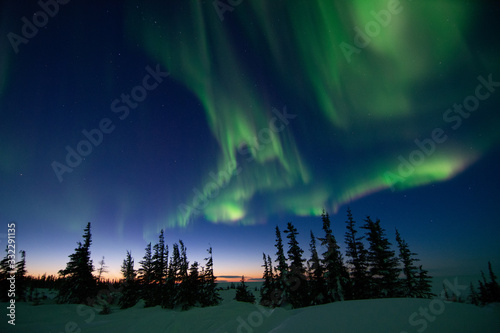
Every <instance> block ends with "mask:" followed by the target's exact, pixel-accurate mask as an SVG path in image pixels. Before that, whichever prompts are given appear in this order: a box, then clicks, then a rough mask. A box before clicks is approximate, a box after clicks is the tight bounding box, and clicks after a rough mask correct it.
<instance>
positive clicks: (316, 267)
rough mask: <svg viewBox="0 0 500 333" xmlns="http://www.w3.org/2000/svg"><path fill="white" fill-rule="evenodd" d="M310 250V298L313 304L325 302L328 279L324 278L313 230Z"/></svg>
mask: <svg viewBox="0 0 500 333" xmlns="http://www.w3.org/2000/svg"><path fill="white" fill-rule="evenodd" d="M309 251H310V252H311V259H310V260H309V262H308V265H309V267H310V271H309V280H310V281H311V283H310V299H311V304H312V305H317V304H324V303H325V302H326V301H327V295H328V291H327V289H326V281H325V278H324V270H323V265H322V264H321V260H320V259H319V255H318V251H317V249H316V238H315V237H314V234H313V232H312V230H311V242H310V243H309Z"/></svg>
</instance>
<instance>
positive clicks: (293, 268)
mask: <svg viewBox="0 0 500 333" xmlns="http://www.w3.org/2000/svg"><path fill="white" fill-rule="evenodd" d="M284 233H286V234H287V235H286V237H287V238H288V246H289V247H288V252H287V253H288V260H289V261H290V270H289V273H288V279H287V285H288V300H289V302H290V304H292V307H293V308H300V307H304V306H307V305H309V296H308V285H307V278H306V269H305V267H304V262H305V259H303V258H302V254H303V253H304V250H302V249H301V248H300V246H299V242H298V241H297V236H298V235H299V233H298V231H297V228H295V227H294V226H293V224H292V223H291V222H288V224H287V228H286V230H285V231H284Z"/></svg>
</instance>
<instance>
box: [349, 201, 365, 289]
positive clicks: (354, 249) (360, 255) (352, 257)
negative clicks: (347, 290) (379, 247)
mask: <svg viewBox="0 0 500 333" xmlns="http://www.w3.org/2000/svg"><path fill="white" fill-rule="evenodd" d="M346 224H347V226H346V228H347V231H346V233H345V243H346V257H347V258H348V259H347V263H348V264H349V266H350V267H349V268H350V273H351V281H352V290H353V298H354V299H365V298H368V297H369V296H370V290H369V287H370V281H369V279H368V277H367V272H368V258H367V256H368V252H367V250H366V249H365V246H364V244H363V242H362V240H363V238H364V236H361V237H357V236H356V234H357V233H358V231H357V230H356V227H355V225H356V222H355V221H354V218H353V217H352V212H351V209H350V208H348V209H347V221H346Z"/></svg>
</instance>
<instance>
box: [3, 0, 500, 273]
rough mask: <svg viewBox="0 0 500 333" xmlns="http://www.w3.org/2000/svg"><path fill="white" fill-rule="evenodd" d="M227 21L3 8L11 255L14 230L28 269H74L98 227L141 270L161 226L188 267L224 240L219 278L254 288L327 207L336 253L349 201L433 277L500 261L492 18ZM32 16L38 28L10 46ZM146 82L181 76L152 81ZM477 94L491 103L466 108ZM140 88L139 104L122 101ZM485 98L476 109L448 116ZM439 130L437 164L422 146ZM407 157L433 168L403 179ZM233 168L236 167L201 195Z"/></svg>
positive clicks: (103, 6) (420, 11)
mask: <svg viewBox="0 0 500 333" xmlns="http://www.w3.org/2000/svg"><path fill="white" fill-rule="evenodd" d="M223 2H224V1H223ZM224 3H226V2H224ZM228 8H229V7H228ZM231 8H232V11H225V12H223V13H222V12H219V13H217V10H216V9H215V8H214V5H213V2H211V1H197V2H187V3H186V4H184V3H181V2H175V3H173V2H172V3H169V4H164V3H163V2H158V3H156V2H147V4H146V3H142V2H140V1H124V2H121V1H120V2H119V1H111V2H106V3H102V2H98V1H90V2H85V4H83V3H79V2H76V1H70V2H69V3H67V4H64V5H59V9H58V12H57V13H54V15H53V17H49V16H47V15H45V17H47V18H48V20H47V22H46V24H45V22H44V14H43V13H42V14H37V12H40V11H41V10H42V8H41V7H40V6H39V5H38V4H37V3H36V2H31V3H28V2H15V1H10V2H7V3H6V2H3V3H2V5H1V7H0V9H1V11H0V15H1V16H0V22H1V24H0V36H1V39H0V221H1V222H2V223H3V227H2V228H3V229H4V230H0V241H1V243H0V245H2V244H5V241H6V233H7V223H9V222H11V221H15V222H16V223H17V235H16V237H17V238H16V240H17V246H18V249H24V250H26V252H27V259H28V271H29V273H31V274H40V273H43V272H47V273H48V274H55V273H56V272H57V270H59V269H61V268H64V266H65V263H66V261H67V256H68V255H69V254H70V253H71V252H72V251H73V249H74V247H75V246H76V242H77V241H79V240H80V239H81V235H82V233H83V228H84V227H85V225H86V223H87V222H88V221H90V222H92V228H93V237H94V244H93V247H92V249H91V250H92V256H93V259H94V263H95V264H97V261H99V260H100V258H101V257H102V256H105V257H106V262H107V265H108V266H110V271H111V272H110V276H113V275H118V274H119V266H120V264H121V261H122V260H123V258H124V257H125V253H126V250H132V254H133V256H134V258H135V260H136V268H137V267H138V264H137V263H138V261H139V260H140V258H141V257H142V256H143V254H144V251H143V250H144V247H145V246H146V244H147V242H150V241H152V242H153V243H154V242H155V241H156V239H157V235H158V232H159V230H160V229H162V228H163V229H165V232H166V241H167V243H169V244H170V245H171V244H172V243H173V242H177V241H178V239H183V241H184V242H185V244H186V245H187V247H188V255H189V259H190V260H191V261H194V260H198V261H203V258H204V256H205V254H206V252H205V249H206V248H207V247H208V246H210V245H211V246H212V247H213V251H214V260H215V265H216V267H215V269H216V274H218V275H220V276H238V275H241V274H245V275H247V276H250V277H254V278H258V277H260V275H261V267H260V265H261V258H262V252H263V251H264V252H266V253H269V254H274V253H275V249H274V247H273V244H274V227H275V225H279V226H280V227H281V228H284V227H285V226H286V222H288V221H292V222H294V224H295V225H296V226H297V228H298V230H299V232H301V239H300V241H301V245H302V247H303V248H304V249H307V248H308V244H309V230H310V229H312V230H313V231H314V232H315V233H316V235H317V236H321V231H320V230H321V219H320V217H319V216H318V215H319V214H320V212H321V210H322V209H323V208H324V209H326V210H327V211H328V212H329V213H330V214H331V217H332V221H333V229H334V233H335V235H336V236H337V239H338V240H339V242H340V243H342V245H343V235H344V232H345V227H344V221H345V210H346V208H347V206H350V207H351V208H352V210H353V214H354V217H355V219H356V220H357V221H358V226H361V225H362V223H363V222H362V220H363V219H364V218H365V217H366V216H367V215H370V216H371V217H374V218H380V219H381V221H382V225H383V227H385V228H386V230H387V232H388V236H389V238H390V240H391V241H394V228H398V229H399V230H400V232H401V234H402V235H403V237H404V238H405V239H406V240H407V241H408V243H409V244H410V246H411V248H412V250H413V251H414V252H417V253H419V255H420V258H421V259H422V264H423V265H424V267H426V268H428V269H430V270H431V273H433V274H439V275H442V274H468V273H472V274H475V273H477V272H478V271H479V270H480V269H485V268H486V266H487V261H488V260H491V261H492V262H493V264H494V267H499V266H500V255H499V252H498V244H497V240H498V235H499V232H500V226H499V223H498V222H499V221H498V216H499V215H500V207H499V205H498V198H500V189H499V185H500V177H499V176H498V165H499V163H500V158H499V156H500V154H499V152H500V145H499V142H500V135H499V131H498V127H499V125H500V116H499V113H498V107H499V105H500V91H498V90H500V87H498V88H496V87H495V85H493V86H492V87H489V89H490V90H488V87H484V82H485V80H486V81H488V78H490V80H492V81H494V82H499V81H500V66H499V62H498V54H500V53H499V51H500V47H499V43H498V38H497V36H496V31H498V28H499V27H498V24H499V23H498V22H497V17H498V14H499V6H498V5H497V4H494V2H481V3H480V4H472V3H458V2H455V1H419V2H418V3H416V2H409V1H401V2H396V5H395V6H394V7H388V3H387V2H386V1H373V2H367V1H366V2H365V1H362V0H359V1H352V2H350V3H349V4H346V3H344V2H342V1H320V0H317V1H311V2H308V4H307V5H302V4H301V2H298V1H289V2H285V1H276V2H273V3H272V4H269V3H266V2H265V1H263V0H262V1H242V2H241V3H240V4H239V5H237V6H234V7H231ZM391 10H392V12H391ZM374 13H379V14H374ZM384 13H390V15H389V18H387V16H385V21H380V22H382V23H383V24H382V23H378V22H377V18H378V19H379V20H384V17H383V15H384ZM34 14H36V15H38V16H39V17H41V18H39V19H40V20H41V21H39V22H41V23H39V25H40V28H39V31H38V32H37V33H36V35H35V36H31V37H29V38H27V37H26V39H25V40H24V42H23V43H18V42H16V41H18V40H19V39H16V38H25V36H23V33H26V31H24V32H23V25H24V24H25V21H26V20H28V21H30V22H33V20H34V19H37V18H36V15H35V16H33V15H34ZM219 14H220V15H219ZM40 15H41V16H40ZM377 15H378V16H377ZM23 17H25V18H26V20H23ZM221 17H222V18H223V20H221ZM370 24H371V25H370ZM358 29H359V30H358ZM366 29H368V30H366ZM369 29H377V30H369ZM28 30H29V29H28ZM360 30H361V31H364V33H365V37H366V36H368V35H366V34H369V35H370V36H371V37H370V36H368V37H370V38H369V40H370V42H369V43H368V45H362V44H360V43H362V41H361V40H360V39H363V37H360V36H359V32H358V31H360ZM28 33H29V31H28ZM13 34H15V35H16V36H19V37H13V36H14V35H13ZM365 42H366V40H365ZM346 45H347V46H346ZM346 50H351V51H352V50H356V51H353V52H351V53H349V52H348V51H347V53H346ZM148 68H149V69H148ZM151 71H160V72H162V73H167V72H168V73H169V74H168V76H167V75H166V74H161V75H162V76H158V81H161V82H156V81H155V80H154V79H153V78H149V79H146V81H144V78H145V76H146V75H151ZM479 77H481V79H478V78H479ZM144 82H146V85H149V86H150V88H151V90H147V96H144V98H142V96H141V95H140V93H141V92H144V91H146V90H144V89H143V88H137V87H138V86H141V85H144ZM156 83H158V84H156ZM478 85H483V87H482V88H480V90H479V94H480V96H485V97H483V98H482V100H479V99H477V97H472V98H468V96H477V87H478ZM153 86H154V87H153ZM134 89H135V90H134ZM131 92H134V93H136V94H139V95H136V96H139V97H138V98H139V99H141V101H140V102H139V103H138V104H137V105H136V106H135V105H134V106H133V107H131V106H128V107H126V105H127V102H126V101H124V100H122V101H120V100H121V99H122V94H129V95H130V94H131ZM486 95H487V96H486ZM474 98H475V99H474ZM115 100H118V101H117V102H116V103H115V104H113V102H114V101H115ZM474 100H475V101H478V102H479V104H478V105H477V107H475V106H474V108H475V111H473V112H471V113H470V115H469V113H468V112H465V113H464V114H465V116H460V113H458V111H457V112H454V111H453V105H454V104H455V103H457V104H461V103H464V101H466V103H467V102H470V103H473V102H474ZM131 103H133V102H131ZM113 105H114V107H113ZM119 107H121V109H120V110H118V108H119ZM124 108H128V111H124ZM448 110H450V111H448ZM114 111H117V112H114ZM125 112H127V113H125ZM278 113H279V114H280V116H277V114H278ZM286 113H288V114H289V115H290V116H289V118H287V119H284V118H283V114H286ZM120 117H122V118H123V119H121V118H120ZM106 119H109V120H106ZM102 121H104V122H106V121H108V122H109V123H108V124H107V125H104V127H106V126H108V127H111V128H113V130H112V132H111V133H107V134H106V133H105V134H103V135H102V142H101V143H100V144H99V145H97V146H92V152H91V153H89V154H88V155H87V156H85V157H83V158H82V161H81V162H80V163H77V164H78V165H76V166H74V167H73V168H72V169H73V170H72V172H71V173H69V172H65V173H60V177H58V175H57V171H54V165H55V164H54V162H57V163H60V164H57V165H59V166H60V165H63V164H64V165H66V164H67V162H66V161H65V159H66V155H67V153H68V151H67V150H66V147H68V146H69V147H70V148H71V149H74V150H77V146H78V144H79V142H82V140H87V139H86V137H85V136H84V134H82V131H83V130H87V131H91V130H93V129H96V128H99V126H100V123H101V122H102ZM436 129H437V130H438V132H439V133H441V134H439V135H436V136H435V137H437V139H435V140H438V139H441V141H442V142H434V143H433V144H432V145H434V148H432V151H430V152H429V154H428V155H424V153H425V152H424V153H422V152H421V150H422V148H419V147H418V145H417V144H416V143H415V140H417V141H418V142H427V144H429V143H428V142H429V140H430V139H431V138H432V137H433V134H432V133H433V131H436ZM440 131H442V132H440ZM444 137H445V139H443V138H444ZM96 138H97V137H96ZM83 145H85V143H83ZM85 147H86V146H84V147H83V148H85ZM427 147H429V146H428V145H427ZM412 156H413V158H418V157H419V156H423V158H421V159H420V160H416V162H415V163H417V164H418V165H415V166H414V167H412V171H411V172H409V173H407V174H406V173H405V174H402V173H400V172H401V171H398V166H399V165H400V162H401V158H402V159H405V160H409V159H410V158H411V157H412ZM228 168H230V169H231V170H230V171H233V169H234V168H237V170H239V171H237V172H234V173H233V175H232V176H231V177H227V178H224V179H220V183H219V184H220V188H218V189H217V190H216V192H212V193H208V192H207V191H209V190H210V186H211V185H209V184H211V183H213V174H218V173H219V172H225V171H226V170H227V169H228ZM394 176H397V177H399V178H394ZM395 179H396V180H395ZM402 180H404V181H402ZM193 189H194V190H193ZM212 190H214V188H212ZM198 191H200V192H198ZM201 192H205V195H206V196H207V198H208V199H207V202H206V205H205V204H203V202H201V204H200V205H199V206H198V207H195V205H194V203H193V199H194V200H195V201H196V200H198V199H196V196H198V194H197V193H201ZM180 205H181V206H180ZM179 207H181V208H179ZM306 253H307V252H306ZM221 279H223V278H221Z"/></svg>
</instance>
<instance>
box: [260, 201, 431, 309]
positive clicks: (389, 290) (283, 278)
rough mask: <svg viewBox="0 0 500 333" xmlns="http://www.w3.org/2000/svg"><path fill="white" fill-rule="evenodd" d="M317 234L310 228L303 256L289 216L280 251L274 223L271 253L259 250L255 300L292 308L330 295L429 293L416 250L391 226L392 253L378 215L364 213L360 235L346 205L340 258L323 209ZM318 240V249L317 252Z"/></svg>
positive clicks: (339, 297) (326, 299) (336, 297)
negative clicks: (260, 263) (273, 255)
mask: <svg viewBox="0 0 500 333" xmlns="http://www.w3.org/2000/svg"><path fill="white" fill-rule="evenodd" d="M321 219H322V222H323V224H322V231H323V235H322V237H316V236H315V235H314V233H313V232H312V231H310V239H311V241H310V243H309V252H310V254H311V256H310V258H309V259H308V260H306V259H305V258H304V256H303V253H304V250H302V248H301V247H300V246H299V243H298V241H297V236H298V235H299V232H298V231H297V229H296V228H295V226H294V225H293V224H292V223H291V222H289V223H288V224H287V226H286V229H285V230H284V231H283V233H284V234H285V235H286V238H287V239H288V242H287V244H288V251H287V252H286V254H285V246H284V244H283V238H282V233H281V231H280V229H279V227H278V226H276V229H275V232H276V244H275V247H276V259H275V260H274V264H275V265H274V266H273V260H272V259H271V256H270V255H266V254H265V253H264V254H263V258H262V259H263V262H264V264H263V267H264V274H263V279H264V282H263V286H262V289H261V301H260V304H262V305H265V306H270V307H279V306H285V305H287V304H290V305H291V306H292V307H293V308H299V307H304V306H309V305H318V304H325V303H330V302H335V301H343V300H353V299H370V298H387V297H421V298H429V297H432V296H433V294H432V293H431V284H430V281H431V277H430V276H429V275H428V272H427V271H426V270H424V269H423V268H422V266H421V265H418V266H417V264H416V263H417V262H418V261H419V259H418V258H416V254H415V253H413V252H411V250H410V248H409V245H408V243H407V242H406V241H405V240H404V239H403V238H402V237H401V235H400V234H399V232H398V230H396V231H395V234H396V242H397V247H398V254H396V252H395V251H394V250H392V249H391V245H392V244H391V243H390V242H389V240H388V238H387V236H386V232H385V230H384V229H383V228H382V226H381V224H380V220H379V219H377V220H375V221H373V220H372V219H371V218H370V216H367V217H366V219H365V220H364V222H365V223H364V224H363V225H362V226H361V228H362V229H364V230H366V232H365V235H363V236H360V235H359V234H358V230H357V228H356V221H355V220H354V218H353V216H352V212H351V210H350V209H348V210H347V220H346V222H345V224H346V232H345V236H344V241H345V245H346V253H345V259H344V255H343V254H342V253H341V251H340V246H339V245H338V242H337V240H336V238H335V236H334V234H333V231H332V228H331V222H330V217H329V215H328V213H326V212H325V211H323V214H322V215H321ZM318 242H319V245H320V246H321V248H322V249H324V252H323V253H321V254H320V253H318V247H317V246H318Z"/></svg>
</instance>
